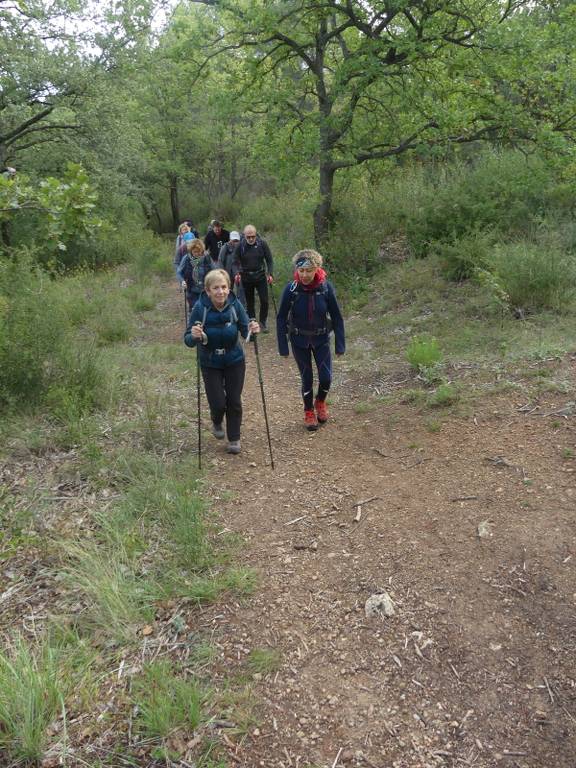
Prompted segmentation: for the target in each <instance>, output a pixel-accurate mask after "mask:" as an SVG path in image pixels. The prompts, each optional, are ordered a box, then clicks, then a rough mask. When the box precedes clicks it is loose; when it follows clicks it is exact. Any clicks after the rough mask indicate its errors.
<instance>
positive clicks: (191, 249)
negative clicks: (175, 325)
mask: <svg viewBox="0 0 576 768" xmlns="http://www.w3.org/2000/svg"><path fill="white" fill-rule="evenodd" d="M206 271H207V270H206V265H205V253H204V243H203V242H202V240H200V239H199V238H196V239H194V240H189V241H188V242H187V243H186V255H185V256H184V257H183V258H182V260H181V261H180V264H179V265H178V269H177V270H176V275H177V276H178V280H179V281H180V285H181V286H182V288H184V289H185V291H186V303H187V304H188V312H191V311H192V307H193V306H194V304H196V302H197V301H198V299H199V298H200V294H201V293H202V291H203V289H204V278H205V277H206Z"/></svg>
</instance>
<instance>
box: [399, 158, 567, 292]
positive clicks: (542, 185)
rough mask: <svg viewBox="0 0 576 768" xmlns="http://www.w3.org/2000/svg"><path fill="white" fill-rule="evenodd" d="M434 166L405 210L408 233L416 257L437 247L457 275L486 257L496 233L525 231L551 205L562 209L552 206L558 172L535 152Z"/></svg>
mask: <svg viewBox="0 0 576 768" xmlns="http://www.w3.org/2000/svg"><path fill="white" fill-rule="evenodd" d="M433 170H434V175H433V176H432V177H431V178H429V179H426V178H425V177H423V178H422V182H423V183H422V186H421V187H420V190H419V194H418V205H416V206H414V207H413V209H412V210H411V211H404V212H403V213H404V216H405V219H406V232H407V235H408V240H409V243H410V246H411V248H412V251H413V253H414V254H415V255H416V256H426V255H428V254H429V253H430V252H431V250H432V249H434V248H438V247H439V248H440V252H441V253H442V255H443V256H444V258H445V260H446V268H447V270H448V272H453V273H454V276H455V277H456V278H457V279H460V278H461V277H467V276H469V274H470V265H472V266H474V265H476V266H482V263H477V259H478V258H480V259H481V260H485V258H486V252H487V250H489V249H490V246H491V240H492V239H493V238H494V237H495V233H496V232H500V233H506V234H507V235H508V234H509V233H512V232H514V233H516V234H517V235H525V236H527V235H529V234H530V233H531V232H532V231H533V230H534V228H535V226H536V225H537V222H538V221H539V220H540V218H541V216H542V215H543V214H544V213H545V212H546V211H547V210H555V211H556V213H557V212H558V209H557V208H555V209H551V208H550V192H551V190H552V189H553V188H554V187H555V185H556V178H555V173H554V171H553V170H552V169H551V168H550V167H549V166H548V165H547V164H546V163H545V162H544V161H543V160H542V159H540V158H538V157H537V156H534V157H531V158H526V157H525V156H524V155H522V154H520V153H519V152H518V153H514V152H486V153H483V154H481V155H480V156H479V157H478V159H477V160H476V161H475V163H474V164H473V165H472V166H468V165H463V164H459V163H448V164H447V165H446V166H445V167H440V168H437V167H436V168H433ZM438 243H441V244H442V245H440V246H438V245H437V244H438ZM461 244H462V247H461ZM467 251H468V253H467Z"/></svg>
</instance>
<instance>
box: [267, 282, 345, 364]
mask: <svg viewBox="0 0 576 768" xmlns="http://www.w3.org/2000/svg"><path fill="white" fill-rule="evenodd" d="M328 318H330V320H331V321H332V329H329V325H328ZM330 330H333V331H334V336H335V345H336V354H337V355H343V354H344V352H345V351H346V340H345V337H344V319H343V318H342V313H341V312H340V307H339V306H338V301H337V300H336V293H335V292H334V287H333V285H332V283H329V282H328V281H327V280H326V281H324V282H323V283H321V284H320V286H319V287H318V288H316V290H314V291H305V290H304V287H303V286H302V284H301V283H297V282H296V281H294V282H292V283H288V285H287V286H286V287H285V288H284V290H283V291H282V296H281V298H280V307H279V308H278V317H277V318H276V334H277V337H278V351H279V352H280V354H281V355H283V356H286V355H288V353H289V349H288V336H290V342H291V344H293V345H294V346H296V347H302V348H306V347H320V346H322V344H326V343H327V342H328V341H329V334H330Z"/></svg>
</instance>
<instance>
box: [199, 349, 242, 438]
mask: <svg viewBox="0 0 576 768" xmlns="http://www.w3.org/2000/svg"><path fill="white" fill-rule="evenodd" d="M245 372H246V362H245V361H244V360H242V361H241V362H239V363H236V365H231V366H229V367H228V368H204V367H203V368H202V378H203V379H204V387H205V388H206V397H207V398H208V404H209V406H210V416H211V417H212V421H213V422H214V424H221V423H222V420H223V418H224V416H226V434H227V435H228V440H240V426H241V424H242V389H243V387H244V374H245Z"/></svg>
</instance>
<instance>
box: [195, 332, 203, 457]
mask: <svg viewBox="0 0 576 768" xmlns="http://www.w3.org/2000/svg"><path fill="white" fill-rule="evenodd" d="M195 324H196V325H202V323H200V322H197V323H195ZM196 401H197V406H198V419H197V421H198V469H202V408H201V398H200V343H198V344H197V345H196Z"/></svg>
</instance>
